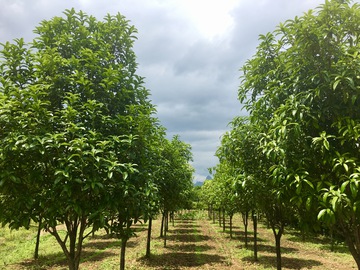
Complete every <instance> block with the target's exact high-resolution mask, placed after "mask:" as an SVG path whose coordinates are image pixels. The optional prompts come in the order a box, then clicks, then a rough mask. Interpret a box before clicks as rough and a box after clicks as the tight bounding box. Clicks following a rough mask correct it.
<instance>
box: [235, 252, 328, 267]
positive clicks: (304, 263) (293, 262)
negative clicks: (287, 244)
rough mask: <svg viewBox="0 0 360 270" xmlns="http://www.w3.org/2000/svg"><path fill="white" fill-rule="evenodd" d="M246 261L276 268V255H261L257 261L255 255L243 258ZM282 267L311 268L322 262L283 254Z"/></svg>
mask: <svg viewBox="0 0 360 270" xmlns="http://www.w3.org/2000/svg"><path fill="white" fill-rule="evenodd" d="M242 260H243V261H246V262H252V263H256V264H259V265H261V266H263V267H265V268H271V267H273V268H276V256H275V255H274V256H266V255H261V257H259V260H258V261H257V262H255V261H254V258H253V257H245V258H243V259H242ZM281 262H282V267H283V268H287V269H299V270H300V269H311V268H312V267H314V266H319V265H322V263H321V262H319V261H316V260H309V259H299V258H288V257H285V256H282V258H281Z"/></svg>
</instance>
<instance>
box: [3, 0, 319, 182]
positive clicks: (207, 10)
mask: <svg viewBox="0 0 360 270" xmlns="http://www.w3.org/2000/svg"><path fill="white" fill-rule="evenodd" d="M324 1H325V0H256V1H254V0H0V7H1V8H0V43H3V42H6V41H11V40H12V39H14V38H20V37H23V38H25V40H26V41H30V40H31V39H32V38H33V37H34V36H33V33H32V31H33V30H34V28H35V26H37V25H38V24H39V22H40V21H42V20H44V19H51V18H52V17H54V16H61V15H62V12H63V11H64V10H65V9H69V8H72V7H74V8H75V9H76V10H83V11H84V12H86V13H87V14H89V15H94V16H95V17H97V18H98V19H99V20H101V19H102V18H103V17H104V16H105V15H106V14H107V13H110V14H113V15H115V14H116V13H118V12H120V13H121V14H122V15H124V16H125V17H126V18H127V19H128V20H130V21H131V24H133V25H135V27H136V28H137V29H138V35H137V37H138V40H137V41H136V43H135V48H134V50H135V53H136V55H137V57H138V60H137V62H138V64H139V68H138V74H139V75H141V76H144V77H145V78H146V79H145V82H146V87H147V88H148V89H150V91H151V95H152V96H151V99H152V101H153V103H154V104H155V105H156V106H157V110H158V118H159V119H160V121H161V123H162V125H163V126H165V127H166V128H167V133H168V135H169V137H172V135H174V134H179V135H180V137H181V139H182V140H183V141H185V142H187V143H189V144H191V146H192V150H193V155H194V162H193V166H194V167H195V169H196V175H195V179H194V181H203V180H204V179H205V177H206V176H207V175H208V170H207V168H209V167H213V166H214V165H216V163H217V158H216V157H214V153H215V151H216V149H217V147H218V146H219V144H220V137H221V135H222V134H223V133H224V132H225V131H226V130H227V129H228V127H227V125H228V123H229V121H231V119H232V118H233V117H234V116H236V115H240V114H241V115H244V114H246V112H243V111H242V110H241V107H242V106H241V104H240V103H239V102H238V100H237V89H238V86H239V84H240V79H239V77H240V75H241V73H240V71H239V69H240V68H241V66H242V65H243V64H244V62H245V61H246V60H247V59H249V58H251V56H252V55H253V54H254V53H255V50H256V46H257V44H258V36H259V34H266V33H267V32H270V31H273V30H274V29H275V28H276V26H277V25H278V24H279V23H280V22H283V21H285V20H287V19H293V18H294V17H295V16H301V15H302V14H303V13H304V12H306V11H308V10H309V9H314V8H316V7H317V6H318V5H320V4H322V3H323V2H324Z"/></svg>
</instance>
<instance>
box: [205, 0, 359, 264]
mask: <svg viewBox="0 0 360 270" xmlns="http://www.w3.org/2000/svg"><path fill="white" fill-rule="evenodd" d="M359 33H360V6H359V4H357V3H355V4H352V3H351V2H350V1H347V0H332V1H330V0H329V1H326V2H325V4H323V5H321V6H320V7H318V8H317V9H316V10H315V11H309V12H307V13H305V14H304V15H303V16H302V17H296V18H295V19H293V20H288V21H286V22H285V23H282V24H280V25H279V26H278V28H277V29H276V30H275V31H274V32H272V33H268V34H266V35H262V36H260V45H259V46H258V48H257V52H256V54H255V55H254V56H253V58H252V59H250V60H248V61H247V62H246V64H245V65H244V67H243V68H242V71H243V76H242V84H241V86H240V88H239V100H240V102H242V103H243V104H245V106H244V107H245V108H246V110H247V111H248V112H249V116H248V117H237V118H235V119H234V120H233V121H232V122H231V131H229V132H228V133H226V134H225V135H224V136H223V139H222V142H221V147H220V148H219V149H218V152H217V155H218V157H219V160H220V164H219V165H218V166H217V167H216V168H215V169H216V173H215V177H214V179H215V181H214V183H212V184H207V185H205V187H204V189H206V188H207V189H208V190H214V189H212V188H209V187H207V186H210V185H220V186H221V187H222V189H223V191H221V190H220V189H219V188H215V190H216V194H217V196H219V198H221V199H220V200H215V201H211V196H210V197H209V196H208V199H209V201H208V203H211V204H212V205H214V203H218V205H217V207H222V208H224V209H225V210H226V211H227V212H228V214H230V215H231V214H232V212H233V209H235V208H234V207H236V209H237V211H240V212H241V213H245V214H246V213H248V212H249V211H252V210H254V211H257V212H258V213H261V214H263V215H264V216H265V217H266V220H267V222H268V223H269V225H270V226H271V228H272V229H273V232H274V237H275V240H276V250H277V258H278V260H277V268H278V269H281V254H280V239H281V236H282V234H283V232H284V227H285V226H286V225H288V224H292V225H296V226H297V227H298V228H300V229H301V230H303V231H306V230H311V231H317V230H318V229H319V228H320V227H321V228H326V229H327V230H328V231H329V232H334V233H336V234H337V235H339V236H341V237H342V239H344V240H345V242H346V243H347V245H348V247H349V251H350V252H351V254H352V255H353V257H354V259H355V261H356V264H357V266H358V268H359V269H360V230H359V228H360V192H359V184H360V163H359V160H360V141H359V138H360V135H359V134H360V132H359V130H360V100H359V95H360V73H359V72H360V57H359V55H360V54H359V52H360V38H359ZM219 183H220V184H219ZM227 187H228V188H229V190H232V192H230V191H229V190H227V189H226V188H227ZM214 197H215V196H214Z"/></svg>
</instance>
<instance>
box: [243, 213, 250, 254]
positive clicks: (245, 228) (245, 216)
mask: <svg viewBox="0 0 360 270" xmlns="http://www.w3.org/2000/svg"><path fill="white" fill-rule="evenodd" d="M242 219H243V224H244V232H245V248H247V247H248V242H249V241H248V225H249V211H245V212H244V213H242Z"/></svg>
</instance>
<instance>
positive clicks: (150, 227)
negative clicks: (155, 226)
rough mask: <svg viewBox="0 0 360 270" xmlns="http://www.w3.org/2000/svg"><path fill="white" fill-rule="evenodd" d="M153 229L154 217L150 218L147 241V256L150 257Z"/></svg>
mask: <svg viewBox="0 0 360 270" xmlns="http://www.w3.org/2000/svg"><path fill="white" fill-rule="evenodd" d="M151 229H152V217H150V218H149V225H148V233H147V241H146V255H145V257H146V258H150V243H151Z"/></svg>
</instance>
